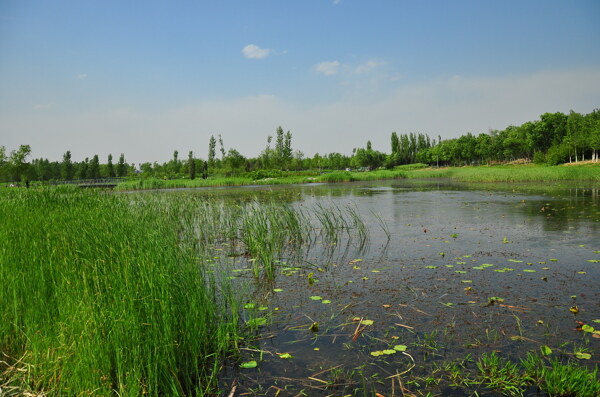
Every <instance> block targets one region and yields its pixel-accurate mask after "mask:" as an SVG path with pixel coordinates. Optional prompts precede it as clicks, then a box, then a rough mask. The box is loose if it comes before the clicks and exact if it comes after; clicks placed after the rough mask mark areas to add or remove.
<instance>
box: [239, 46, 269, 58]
mask: <svg viewBox="0 0 600 397" xmlns="http://www.w3.org/2000/svg"><path fill="white" fill-rule="evenodd" d="M270 52H271V50H270V49H268V48H260V47H259V46H257V45H255V44H248V45H247V46H246V47H244V48H243V49H242V53H243V54H244V56H245V57H246V58H248V59H262V58H266V57H267V55H269V53H270Z"/></svg>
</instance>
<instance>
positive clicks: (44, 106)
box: [33, 102, 54, 110]
mask: <svg viewBox="0 0 600 397" xmlns="http://www.w3.org/2000/svg"><path fill="white" fill-rule="evenodd" d="M53 107H54V102H49V103H39V104H37V105H33V110H47V109H51V108H53Z"/></svg>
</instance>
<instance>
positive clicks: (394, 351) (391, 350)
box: [383, 349, 397, 354]
mask: <svg viewBox="0 0 600 397" xmlns="http://www.w3.org/2000/svg"><path fill="white" fill-rule="evenodd" d="M396 353H397V351H396V350H394V349H386V350H383V354H396Z"/></svg>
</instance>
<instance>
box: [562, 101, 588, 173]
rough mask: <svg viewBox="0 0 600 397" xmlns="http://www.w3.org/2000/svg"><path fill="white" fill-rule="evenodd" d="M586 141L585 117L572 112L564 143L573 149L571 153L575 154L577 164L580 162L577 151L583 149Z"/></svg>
mask: <svg viewBox="0 0 600 397" xmlns="http://www.w3.org/2000/svg"><path fill="white" fill-rule="evenodd" d="M584 139H585V123H584V121H583V116H582V115H581V114H579V113H577V112H574V111H572V110H571V112H570V113H569V116H568V118H567V135H566V136H565V138H564V142H566V143H567V144H568V145H569V147H570V148H571V153H574V154H575V162H577V161H579V157H578V152H577V149H581V146H582V145H583V140H584ZM569 162H571V154H569Z"/></svg>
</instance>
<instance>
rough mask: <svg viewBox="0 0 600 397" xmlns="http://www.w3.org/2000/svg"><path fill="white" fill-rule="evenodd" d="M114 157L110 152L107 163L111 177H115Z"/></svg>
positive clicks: (107, 169) (107, 170) (107, 171)
mask: <svg viewBox="0 0 600 397" xmlns="http://www.w3.org/2000/svg"><path fill="white" fill-rule="evenodd" d="M112 158H113V157H112V154H109V155H108V162H107V163H106V173H107V174H108V177H109V178H114V177H115V167H114V166H113V162H112Z"/></svg>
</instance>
